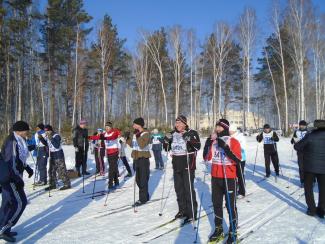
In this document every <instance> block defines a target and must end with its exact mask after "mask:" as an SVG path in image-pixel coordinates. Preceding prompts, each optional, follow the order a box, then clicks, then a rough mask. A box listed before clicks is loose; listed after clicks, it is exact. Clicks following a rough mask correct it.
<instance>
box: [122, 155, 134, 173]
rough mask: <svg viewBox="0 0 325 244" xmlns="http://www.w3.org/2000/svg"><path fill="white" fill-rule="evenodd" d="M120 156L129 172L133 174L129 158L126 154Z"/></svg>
mask: <svg viewBox="0 0 325 244" xmlns="http://www.w3.org/2000/svg"><path fill="white" fill-rule="evenodd" d="M120 158H121V160H122V162H123V164H124V166H125V168H126V170H127V172H128V173H129V174H130V175H132V171H131V168H130V165H129V162H128V160H127V158H126V157H125V156H123V157H120Z"/></svg>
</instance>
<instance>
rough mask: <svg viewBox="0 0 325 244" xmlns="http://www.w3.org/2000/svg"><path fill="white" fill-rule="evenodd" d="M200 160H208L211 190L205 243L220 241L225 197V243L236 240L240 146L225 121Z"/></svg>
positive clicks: (220, 122) (212, 136)
mask: <svg viewBox="0 0 325 244" xmlns="http://www.w3.org/2000/svg"><path fill="white" fill-rule="evenodd" d="M203 158H204V159H205V160H206V161H212V167H211V176H212V178H211V187H212V202H213V208H214V214H215V218H214V222H215V231H214V233H213V234H212V235H211V236H210V237H209V242H217V241H219V240H221V239H222V238H223V228H222V222H223V205H222V202H223V196H224V195H225V199H226V206H227V211H228V214H229V225H230V226H229V234H228V239H227V243H233V242H236V239H237V223H238V216H237V206H236V177H237V171H236V164H240V163H241V160H240V158H241V147H240V143H239V142H238V140H236V139H235V138H234V137H230V136H229V122H228V121H227V120H226V119H220V120H219V121H218V122H217V123H216V127H215V131H214V133H213V134H212V135H211V136H210V137H209V138H208V139H207V141H206V143H205V146H204V150H203Z"/></svg>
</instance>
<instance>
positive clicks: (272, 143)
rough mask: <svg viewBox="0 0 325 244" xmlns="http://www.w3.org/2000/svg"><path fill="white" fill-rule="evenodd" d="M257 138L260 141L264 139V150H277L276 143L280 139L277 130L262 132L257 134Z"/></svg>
mask: <svg viewBox="0 0 325 244" xmlns="http://www.w3.org/2000/svg"><path fill="white" fill-rule="evenodd" d="M256 140H257V141H258V142H261V141H263V143H264V151H267V152H272V153H274V152H276V151H277V148H276V143H277V142H278V141H279V137H278V135H277V134H276V133H275V131H272V130H271V131H270V132H269V133H265V132H262V133H261V134H259V135H257V136H256Z"/></svg>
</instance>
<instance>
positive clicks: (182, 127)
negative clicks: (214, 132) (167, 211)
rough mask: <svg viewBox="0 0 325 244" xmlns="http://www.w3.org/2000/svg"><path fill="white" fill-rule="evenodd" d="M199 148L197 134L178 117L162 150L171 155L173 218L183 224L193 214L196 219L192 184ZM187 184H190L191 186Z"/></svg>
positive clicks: (181, 117) (182, 118)
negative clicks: (173, 199) (176, 206)
mask: <svg viewBox="0 0 325 244" xmlns="http://www.w3.org/2000/svg"><path fill="white" fill-rule="evenodd" d="M200 147H201V142H200V137H199V135H198V133H197V132H196V131H195V130H191V129H189V127H188V125H187V119H186V117H185V116H183V115H180V116H178V118H177V119H176V123H175V130H174V131H172V132H171V133H168V134H166V136H165V137H164V149H165V150H166V151H171V155H172V164H173V170H174V187H175V192H176V196H177V203H178V208H179V211H178V213H177V214H176V216H175V218H185V220H184V222H189V221H192V220H193V214H194V219H196V214H197V202H196V197H195V196H196V193H195V190H194V184H193V182H194V178H195V169H196V154H197V151H198V150H200ZM189 179H190V180H189ZM189 182H191V185H190V184H189ZM190 189H191V190H192V191H190ZM192 203H193V209H192Z"/></svg>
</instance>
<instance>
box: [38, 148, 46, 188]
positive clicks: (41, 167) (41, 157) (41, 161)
mask: <svg viewBox="0 0 325 244" xmlns="http://www.w3.org/2000/svg"><path fill="white" fill-rule="evenodd" d="M37 150H38V151H37V158H36V165H37V170H38V173H39V180H40V181H42V182H44V183H47V159H48V156H47V155H48V153H47V147H39V148H38V149H37Z"/></svg>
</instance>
